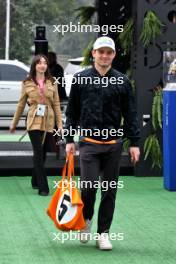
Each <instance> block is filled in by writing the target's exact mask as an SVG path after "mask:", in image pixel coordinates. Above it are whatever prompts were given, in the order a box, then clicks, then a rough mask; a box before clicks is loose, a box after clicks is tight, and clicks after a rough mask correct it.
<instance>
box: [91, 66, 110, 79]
mask: <svg viewBox="0 0 176 264" xmlns="http://www.w3.org/2000/svg"><path fill="white" fill-rule="evenodd" d="M112 72H113V68H112V67H111V68H110V69H109V71H108V72H107V73H106V74H105V75H104V76H102V75H100V73H99V72H98V71H97V69H96V68H95V67H94V66H93V67H92V73H93V75H94V76H99V77H110V76H112Z"/></svg>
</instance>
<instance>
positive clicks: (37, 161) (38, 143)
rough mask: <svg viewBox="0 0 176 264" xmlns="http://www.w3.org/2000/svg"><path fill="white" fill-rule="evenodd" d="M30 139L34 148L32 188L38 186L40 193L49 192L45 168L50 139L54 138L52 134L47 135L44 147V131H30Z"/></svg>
mask: <svg viewBox="0 0 176 264" xmlns="http://www.w3.org/2000/svg"><path fill="white" fill-rule="evenodd" d="M28 133H29V138H30V140H31V143H32V147H33V165H34V168H33V173H32V180H31V183H32V186H37V187H38V189H39V191H40V192H41V191H44V192H49V186H48V181H47V175H46V171H45V168H44V164H45V160H46V153H47V151H48V145H49V144H50V142H49V140H48V138H50V136H52V133H48V132H47V133H46V138H45V142H44V144H43V145H42V139H43V134H44V132H43V131H40V130H31V131H28Z"/></svg>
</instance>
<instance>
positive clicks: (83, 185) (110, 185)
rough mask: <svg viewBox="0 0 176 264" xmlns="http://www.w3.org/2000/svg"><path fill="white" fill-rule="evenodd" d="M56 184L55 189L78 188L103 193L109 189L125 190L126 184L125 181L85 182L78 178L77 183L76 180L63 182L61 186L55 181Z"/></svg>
mask: <svg viewBox="0 0 176 264" xmlns="http://www.w3.org/2000/svg"><path fill="white" fill-rule="evenodd" d="M53 183H54V187H53V188H54V189H55V188H60V189H62V190H65V189H67V188H68V187H71V188H78V189H81V190H82V189H101V191H104V192H106V191H107V190H108V189H122V188H124V182H123V181H115V180H114V181H105V180H104V181H99V180H94V181H89V180H87V181H85V180H81V179H80V178H78V179H77V180H76V181H75V180H72V178H71V180H70V181H68V180H64V181H61V184H59V182H58V181H53Z"/></svg>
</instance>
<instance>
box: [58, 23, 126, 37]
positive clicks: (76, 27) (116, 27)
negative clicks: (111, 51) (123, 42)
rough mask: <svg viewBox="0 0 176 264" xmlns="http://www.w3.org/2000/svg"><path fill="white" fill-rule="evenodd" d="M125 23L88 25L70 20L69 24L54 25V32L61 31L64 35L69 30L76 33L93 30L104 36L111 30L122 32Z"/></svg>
mask: <svg viewBox="0 0 176 264" xmlns="http://www.w3.org/2000/svg"><path fill="white" fill-rule="evenodd" d="M123 27H124V26H123V25H110V26H109V25H102V26H100V25H90V24H86V25H82V24H81V23H80V22H78V23H77V24H73V23H72V22H70V23H69V24H67V25H59V24H58V25H53V33H56V32H57V33H59V34H61V35H62V36H64V35H65V33H67V32H71V33H75V32H80V33H83V32H91V33H93V32H94V33H100V32H101V34H102V35H103V36H106V35H108V34H109V33H110V32H113V33H120V32H123Z"/></svg>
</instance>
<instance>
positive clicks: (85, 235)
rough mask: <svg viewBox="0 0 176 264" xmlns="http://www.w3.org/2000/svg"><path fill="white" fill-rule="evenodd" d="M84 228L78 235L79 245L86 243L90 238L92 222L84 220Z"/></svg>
mask: <svg viewBox="0 0 176 264" xmlns="http://www.w3.org/2000/svg"><path fill="white" fill-rule="evenodd" d="M85 222H86V226H85V228H84V229H82V230H80V233H79V240H80V242H81V243H87V242H88V241H89V240H90V236H91V231H90V230H91V226H92V220H89V219H88V220H86V221H85Z"/></svg>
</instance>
